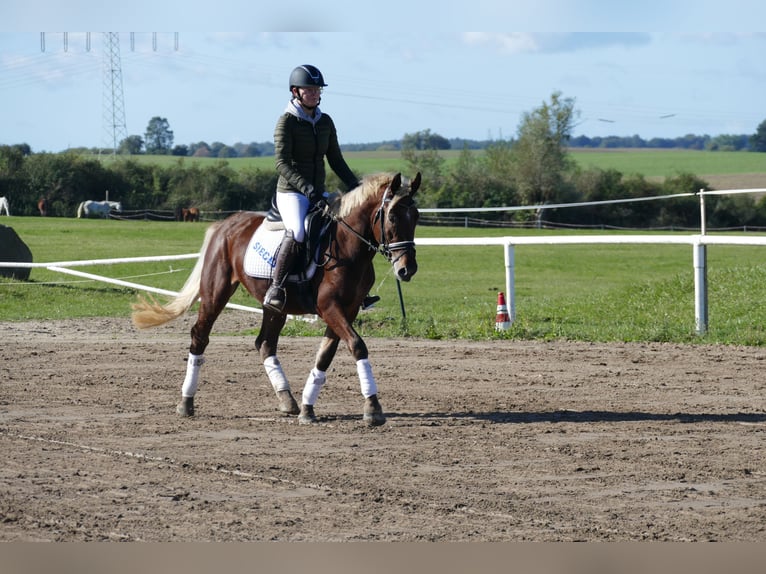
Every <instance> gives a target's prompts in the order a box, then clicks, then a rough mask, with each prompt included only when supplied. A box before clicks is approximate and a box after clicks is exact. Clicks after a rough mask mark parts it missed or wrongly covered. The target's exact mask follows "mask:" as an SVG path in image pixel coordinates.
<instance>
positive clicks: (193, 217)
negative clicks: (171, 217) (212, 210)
mask: <svg viewBox="0 0 766 574" xmlns="http://www.w3.org/2000/svg"><path fill="white" fill-rule="evenodd" d="M181 214H182V216H183V220H184V221H199V209H198V208H196V207H189V208H186V207H184V208H183V209H181Z"/></svg>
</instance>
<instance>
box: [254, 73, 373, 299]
mask: <svg viewBox="0 0 766 574" xmlns="http://www.w3.org/2000/svg"><path fill="white" fill-rule="evenodd" d="M325 86H327V84H325V82H324V77H323V76H322V73H321V72H320V71H319V70H318V69H317V68H316V67H315V66H311V65H308V64H307V65H303V66H298V67H297V68H295V69H294V70H293V71H292V72H291V73H290V94H291V95H292V98H291V100H290V102H289V103H288V104H287V109H286V110H285V111H284V113H283V114H282V115H281V116H280V117H279V119H278V120H277V125H276V127H275V128H274V154H275V156H276V166H277V173H278V174H279V180H278V182H277V193H276V205H277V209H278V210H279V213H280V214H281V216H282V221H283V222H284V225H285V234H284V237H283V238H282V243H281V244H280V247H279V252H278V254H277V260H276V266H275V267H274V272H273V280H272V283H271V285H270V286H269V290H268V291H267V292H266V296H265V297H264V298H263V305H264V306H265V307H269V308H271V309H273V310H275V311H277V312H280V313H281V312H282V311H283V310H284V307H285V302H286V299H287V297H286V294H285V282H286V280H287V275H288V273H289V272H290V267H291V266H292V263H293V259H294V257H295V254H296V253H297V251H298V248H299V246H298V244H300V243H303V241H304V240H305V230H304V227H303V220H304V219H305V218H306V214H307V213H308V211H309V209H310V208H311V207H312V206H315V205H319V207H322V206H323V204H325V203H326V201H327V198H328V196H329V194H328V193H327V191H326V190H325V164H324V160H325V157H326V158H327V162H328V163H329V165H330V168H331V169H332V170H333V172H335V174H336V175H337V176H338V177H339V178H340V180H341V181H342V182H343V183H344V185H346V187H347V188H348V189H353V188H355V187H356V186H357V185H359V180H358V178H357V177H356V176H355V175H354V173H353V172H352V171H351V168H349V167H348V164H347V163H346V160H345V159H343V154H342V153H341V150H340V145H339V144H338V132H337V131H336V129H335V124H334V123H333V121H332V119H331V118H330V116H328V115H327V114H324V113H322V111H321V110H320V109H319V102H320V101H321V99H322V98H321V94H322V88H324V87H325ZM378 299H380V298H379V297H367V298H365V302H364V304H363V307H364V308H367V307H369V306H370V305H372V304H373V303H374V302H375V301H377V300H378Z"/></svg>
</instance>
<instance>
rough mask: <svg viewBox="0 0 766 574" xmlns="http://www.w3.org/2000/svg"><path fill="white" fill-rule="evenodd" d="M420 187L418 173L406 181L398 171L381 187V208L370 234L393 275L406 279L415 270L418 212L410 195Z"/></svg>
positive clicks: (416, 266)
mask: <svg viewBox="0 0 766 574" xmlns="http://www.w3.org/2000/svg"><path fill="white" fill-rule="evenodd" d="M419 187H420V172H418V174H417V175H416V176H415V177H414V179H412V181H407V180H403V179H402V174H400V173H397V174H396V175H395V176H394V177H393V178H392V179H391V181H390V182H389V183H388V184H383V185H382V186H381V188H382V189H381V199H380V207H379V208H378V210H377V211H376V212H375V215H374V218H373V235H374V236H375V238H376V240H377V241H378V244H379V250H380V251H381V252H382V253H383V255H385V257H386V258H387V259H388V260H389V261H390V262H391V265H393V267H394V273H396V277H397V278H398V279H400V280H401V281H409V280H410V279H412V276H413V275H415V273H416V272H417V270H418V263H417V260H416V259H415V226H416V225H417V224H418V219H419V218H420V212H419V211H418V208H417V206H416V205H415V200H414V199H413V196H414V195H415V192H417V190H418V188H419Z"/></svg>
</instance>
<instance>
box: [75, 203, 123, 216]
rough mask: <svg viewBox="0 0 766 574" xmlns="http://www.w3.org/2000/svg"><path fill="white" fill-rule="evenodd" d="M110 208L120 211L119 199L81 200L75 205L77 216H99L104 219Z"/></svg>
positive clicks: (110, 210)
mask: <svg viewBox="0 0 766 574" xmlns="http://www.w3.org/2000/svg"><path fill="white" fill-rule="evenodd" d="M112 210H114V211H116V212H117V213H120V212H121V211H122V204H121V203H120V202H119V201H92V200H90V199H89V200H88V201H83V202H82V203H80V205H78V206H77V217H78V218H80V217H83V216H85V217H101V218H103V219H106V218H107V217H109V214H110V213H111V212H112Z"/></svg>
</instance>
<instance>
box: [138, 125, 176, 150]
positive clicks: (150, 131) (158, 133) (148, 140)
mask: <svg viewBox="0 0 766 574" xmlns="http://www.w3.org/2000/svg"><path fill="white" fill-rule="evenodd" d="M144 142H145V145H146V153H148V154H157V155H165V154H168V153H170V150H171V149H172V148H173V130H171V129H170V124H168V120H167V119H165V118H161V117H159V116H154V117H153V118H152V119H151V120H149V125H147V126H146V132H145V133H144Z"/></svg>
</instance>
